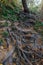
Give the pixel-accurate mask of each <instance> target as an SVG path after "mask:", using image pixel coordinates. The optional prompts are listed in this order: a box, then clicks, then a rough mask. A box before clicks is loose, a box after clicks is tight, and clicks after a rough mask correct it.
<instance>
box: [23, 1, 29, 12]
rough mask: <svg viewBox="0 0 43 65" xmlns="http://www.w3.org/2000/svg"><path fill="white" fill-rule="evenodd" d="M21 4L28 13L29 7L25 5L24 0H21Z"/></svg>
mask: <svg viewBox="0 0 43 65" xmlns="http://www.w3.org/2000/svg"><path fill="white" fill-rule="evenodd" d="M22 5H23V8H24V12H28V13H29V9H28V7H27V3H26V0H22Z"/></svg>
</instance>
